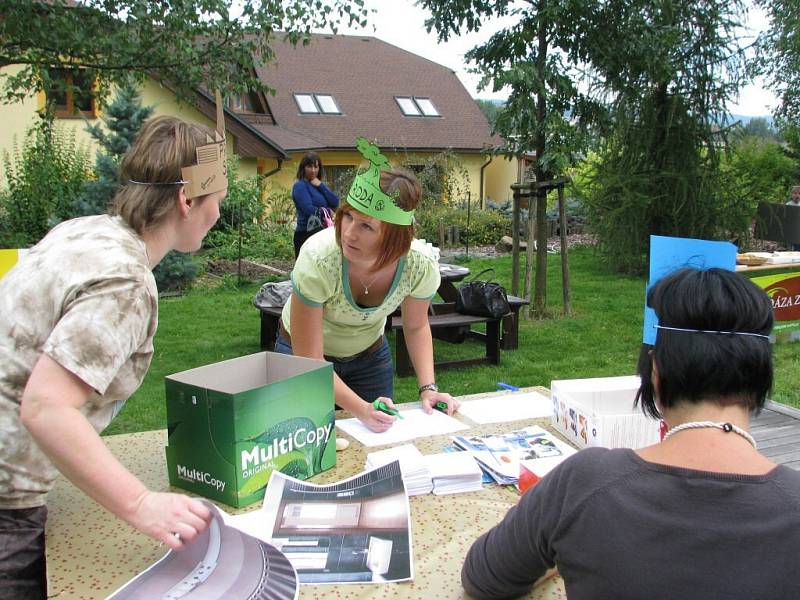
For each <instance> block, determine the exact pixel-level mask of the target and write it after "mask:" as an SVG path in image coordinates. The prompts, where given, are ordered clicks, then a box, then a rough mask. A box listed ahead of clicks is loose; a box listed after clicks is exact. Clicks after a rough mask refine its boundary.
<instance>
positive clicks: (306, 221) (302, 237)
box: [292, 152, 339, 258]
mask: <svg viewBox="0 0 800 600" xmlns="http://www.w3.org/2000/svg"><path fill="white" fill-rule="evenodd" d="M324 175H325V170H324V169H323V167H322V160H321V159H320V157H319V154H317V153H316V152H306V155H305V156H304V157H303V160H301V161H300V165H299V166H298V167H297V181H295V182H294V185H293V186H292V200H294V206H295V208H296V209H297V227H296V228H295V231H294V256H295V258H297V256H298V255H299V254H300V246H302V245H303V242H305V241H306V240H307V239H308V238H310V237H311V236H312V235H314V234H315V233H317V232H318V231H320V230H322V229H324V228H325V224H324V223H323V222H322V220H321V214H320V209H322V208H329V209H331V210H332V211H333V210H335V209H336V207H337V206H339V198H338V197H337V196H336V194H334V193H333V192H332V191H331V190H330V189H329V188H328V186H326V185H325V184H324V183H322V181H320V177H322V176H324Z"/></svg>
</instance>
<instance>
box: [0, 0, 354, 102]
mask: <svg viewBox="0 0 800 600" xmlns="http://www.w3.org/2000/svg"><path fill="white" fill-rule="evenodd" d="M366 16H367V10H366V9H365V8H364V5H363V0H236V1H234V0H183V1H181V2H167V1H165V0H0V67H5V66H9V65H20V66H21V67H22V68H21V70H19V71H18V72H11V71H8V70H5V71H4V72H2V73H0V77H2V79H3V88H2V94H1V95H2V97H3V98H4V99H5V100H6V101H13V100H15V99H19V98H21V97H24V96H26V95H29V94H30V93H32V92H34V91H36V90H42V89H45V90H47V89H57V90H59V91H64V90H65V89H67V88H71V89H70V91H78V90H77V88H76V87H74V86H71V84H70V83H69V78H66V83H65V78H63V77H55V76H54V73H55V72H56V71H55V70H59V69H80V70H81V72H82V74H83V76H84V80H85V81H94V82H96V83H95V90H94V92H95V94H96V95H97V97H99V98H104V97H105V96H106V95H107V93H108V90H109V86H110V84H112V83H116V82H119V81H121V80H122V79H124V78H125V77H126V76H127V75H128V74H131V73H132V74H134V75H135V76H136V77H138V78H139V79H142V78H144V77H146V76H151V77H154V78H155V79H158V80H162V81H169V82H170V84H171V85H172V86H174V87H175V88H176V90H177V92H178V94H179V95H181V96H188V95H189V94H191V93H192V91H193V90H196V89H197V88H198V87H200V86H207V87H208V88H210V89H214V88H219V89H223V90H225V92H226V93H230V92H239V93H241V92H245V91H247V90H251V91H253V90H260V91H267V90H268V88H267V86H266V85H265V84H264V83H263V82H261V81H260V80H259V79H258V78H257V77H256V76H255V71H254V67H255V64H256V61H259V60H264V61H269V59H270V58H271V57H272V51H271V49H270V40H271V39H273V36H275V35H287V36H288V37H289V38H290V39H291V40H292V41H293V42H294V43H297V42H302V41H305V40H307V39H308V33H309V32H310V31H311V30H313V29H319V28H323V27H327V28H330V29H332V30H333V31H334V32H335V31H336V29H337V27H338V26H339V25H340V24H343V23H344V24H347V25H351V24H355V23H358V24H362V25H363V24H364V23H365V20H366ZM278 32H281V33H278Z"/></svg>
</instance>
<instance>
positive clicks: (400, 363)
mask: <svg viewBox="0 0 800 600" xmlns="http://www.w3.org/2000/svg"><path fill="white" fill-rule="evenodd" d="M431 309H432V310H433V311H434V314H429V315H428V323H430V326H431V334H432V335H433V337H435V338H439V339H446V340H447V341H450V340H449V339H448V337H447V336H446V335H445V336H443V335H440V334H447V333H450V332H453V331H456V332H457V331H461V330H464V329H467V330H469V328H470V327H471V326H472V325H476V324H478V323H486V333H482V334H481V336H482V337H481V339H482V340H483V341H484V342H485V344H486V355H485V356H481V357H477V358H463V359H459V360H446V361H434V368H436V369H449V368H452V367H466V366H469V365H477V364H487V363H488V364H492V365H499V364H500V322H501V320H500V319H493V318H491V317H474V316H472V315H462V314H461V313H458V312H456V311H455V304H454V303H451V302H443V303H437V304H432V305H431ZM386 325H387V327H386V328H387V329H392V330H394V332H395V372H396V373H397V375H398V377H406V376H408V375H413V374H414V368H413V365H412V364H411V357H410V356H409V355H408V348H407V347H406V338H405V335H404V334H403V317H402V316H400V315H393V316H392V318H391V321H389V320H388V319H387V323H386ZM462 341H463V340H462Z"/></svg>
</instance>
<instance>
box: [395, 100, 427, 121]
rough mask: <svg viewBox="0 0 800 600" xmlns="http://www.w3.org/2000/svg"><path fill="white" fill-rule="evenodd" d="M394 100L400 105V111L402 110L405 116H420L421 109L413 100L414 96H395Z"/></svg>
mask: <svg viewBox="0 0 800 600" xmlns="http://www.w3.org/2000/svg"><path fill="white" fill-rule="evenodd" d="M394 99H395V102H397V106H399V107H400V112H402V113H403V114H404V115H405V116H406V117H421V116H422V111H421V110H420V109H419V107H418V106H417V103H416V102H414V98H413V97H411V96H395V97H394Z"/></svg>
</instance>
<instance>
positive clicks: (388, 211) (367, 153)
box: [347, 137, 414, 225]
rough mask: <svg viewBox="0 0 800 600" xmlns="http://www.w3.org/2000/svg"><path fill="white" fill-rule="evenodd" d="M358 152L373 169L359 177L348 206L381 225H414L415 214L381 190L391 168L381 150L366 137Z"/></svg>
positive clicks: (362, 140)
mask: <svg viewBox="0 0 800 600" xmlns="http://www.w3.org/2000/svg"><path fill="white" fill-rule="evenodd" d="M356 148H358V151H359V152H360V153H361V156H363V157H364V158H365V159H367V160H368V161H369V163H370V165H369V168H368V169H367V170H366V171H363V172H361V173H358V174H357V175H356V178H355V179H354V180H353V185H351V186H350V191H349V192H347V203H348V204H349V205H350V206H352V207H353V208H355V209H356V210H357V211H359V212H362V213H364V214H365V215H369V216H370V217H374V218H376V219H378V220H379V221H384V222H386V223H393V224H395V225H411V224H412V223H413V222H414V211H413V210H403V209H402V208H400V207H399V206H398V205H397V202H396V200H395V198H392V197H391V196H388V195H387V194H384V193H383V190H381V170H382V168H383V167H388V166H389V161H388V160H387V159H386V157H385V156H384V155H383V154H381V151H380V148H378V147H377V146H375V145H374V144H371V143H370V142H369V140H367V139H366V138H363V137H360V138H358V139H357V140H356ZM398 196H399V193H398Z"/></svg>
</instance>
